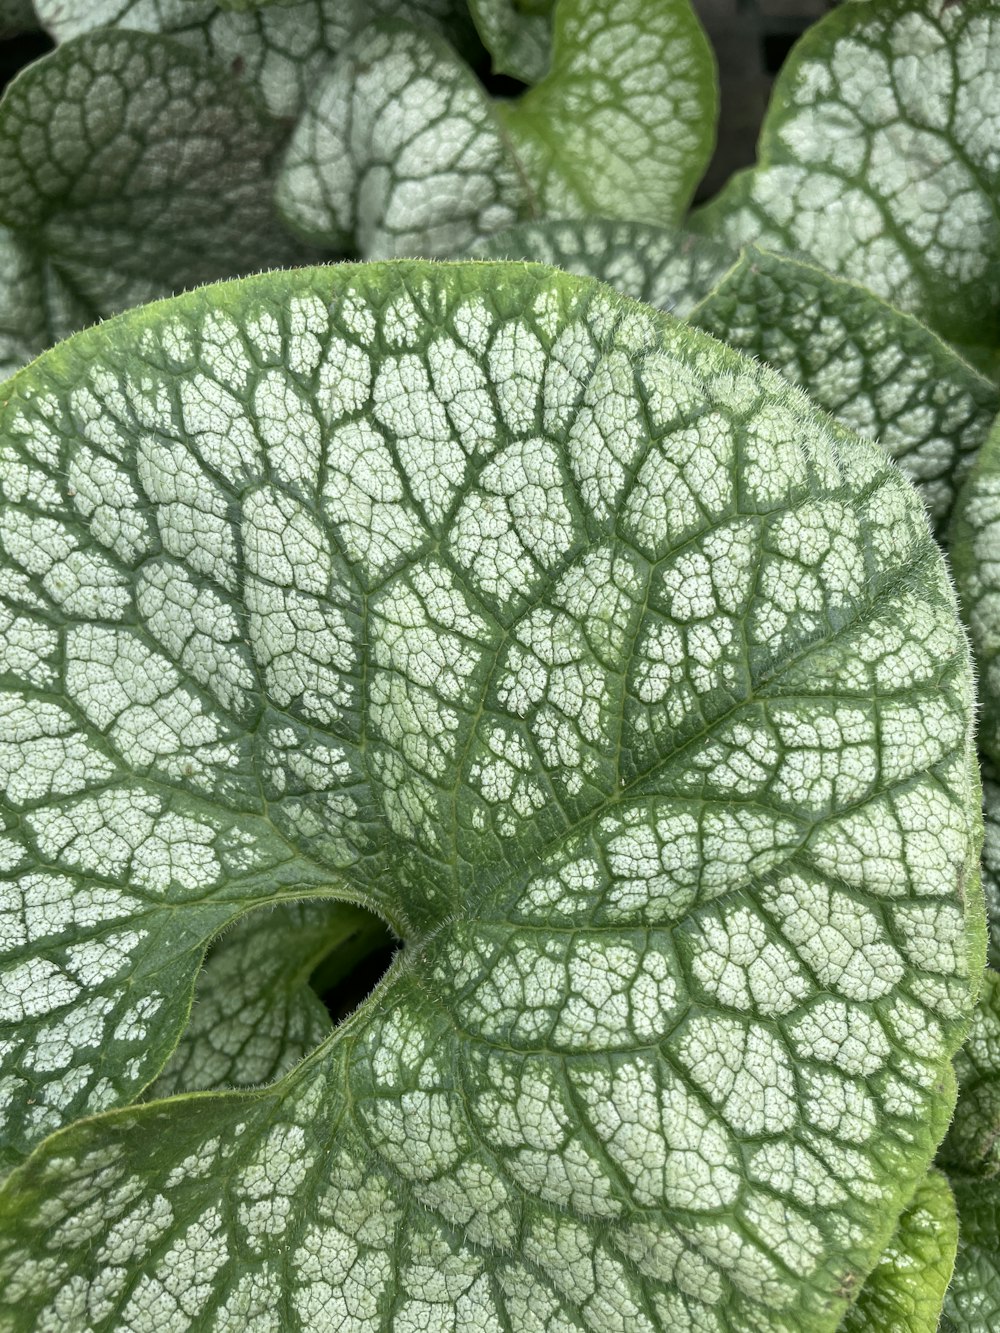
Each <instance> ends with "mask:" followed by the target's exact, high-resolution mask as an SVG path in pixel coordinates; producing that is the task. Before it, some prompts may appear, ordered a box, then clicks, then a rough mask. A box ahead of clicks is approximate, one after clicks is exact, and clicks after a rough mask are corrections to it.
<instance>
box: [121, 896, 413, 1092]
mask: <svg viewBox="0 0 1000 1333" xmlns="http://www.w3.org/2000/svg"><path fill="white" fill-rule="evenodd" d="M385 938H387V937H386V933H385V929H384V927H382V926H380V924H379V922H378V921H377V920H376V919H375V918H374V917H372V916H371V914H370V913H368V912H362V911H360V910H359V909H358V908H356V907H348V906H345V905H343V904H340V903H336V904H333V903H316V902H312V903H283V904H281V905H279V906H278V907H276V908H275V909H274V910H273V911H258V912H251V913H250V914H249V916H247V917H244V918H243V919H242V920H240V921H238V922H237V923H236V925H235V926H234V927H233V929H232V930H229V931H227V932H226V934H225V935H223V936H222V938H221V939H220V940H218V942H217V943H215V944H214V945H213V946H212V948H211V950H210V951H209V954H208V957H207V959H206V962H205V966H204V968H203V969H202V971H201V973H200V975H199V977H198V986H197V989H196V991H195V997H194V1006H193V1008H192V1010H191V1018H190V1020H189V1022H188V1025H187V1027H186V1028H185V1029H184V1031H183V1033H182V1034H181V1039H180V1041H179V1042H178V1044H177V1047H176V1048H175V1050H174V1051H173V1053H172V1054H171V1056H170V1059H169V1060H168V1061H167V1064H166V1066H165V1068H164V1069H163V1072H162V1073H161V1074H160V1075H159V1077H158V1078H157V1079H156V1081H155V1083H154V1084H153V1085H152V1087H151V1088H150V1090H149V1092H148V1094H147V1097H169V1096H170V1095H171V1094H172V1093H176V1092H210V1091H221V1090H222V1089H225V1088H249V1087H253V1086H254V1085H255V1084H257V1085H259V1084H262V1083H270V1082H272V1081H273V1080H274V1079H276V1078H278V1077H280V1076H281V1075H282V1074H286V1073H287V1072H288V1071H289V1070H290V1069H291V1068H292V1067H293V1066H294V1065H296V1064H298V1063H299V1061H300V1060H302V1059H304V1058H305V1056H307V1055H308V1054H309V1053H310V1052H311V1051H312V1050H314V1049H315V1048H316V1047H317V1046H318V1045H319V1044H320V1042H321V1041H323V1040H324V1039H325V1038H326V1037H328V1036H329V1035H330V1031H331V1028H332V1023H331V1020H330V1015H329V1013H328V1012H327V1009H326V1006H325V1005H324V1004H323V1002H322V1001H321V1000H320V998H319V996H318V995H317V994H316V992H315V991H314V990H313V989H312V987H311V985H310V984H309V976H310V973H311V972H312V971H313V970H314V968H315V967H316V966H317V964H318V963H319V962H321V961H322V960H323V959H327V964H326V968H325V971H326V974H327V976H328V977H333V976H336V975H338V973H340V974H343V973H345V972H346V970H347V969H348V968H349V967H350V966H351V964H353V963H354V962H355V961H356V960H357V959H358V957H359V956H361V957H363V956H364V954H365V953H366V952H368V951H369V950H370V949H371V948H372V947H374V946H375V945H377V944H379V943H382V942H383V941H384V940H385ZM331 955H332V957H331ZM338 962H339V963H340V967H339V968H338V967H337V964H338Z"/></svg>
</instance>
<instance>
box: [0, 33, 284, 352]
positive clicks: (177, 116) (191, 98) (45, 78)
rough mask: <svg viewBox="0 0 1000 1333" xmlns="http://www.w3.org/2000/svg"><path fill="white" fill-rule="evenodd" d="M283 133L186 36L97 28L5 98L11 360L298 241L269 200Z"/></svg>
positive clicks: (1, 139)
mask: <svg viewBox="0 0 1000 1333" xmlns="http://www.w3.org/2000/svg"><path fill="white" fill-rule="evenodd" d="M278 145H279V132H278V130H277V129H276V128H274V127H273V126H271V125H270V124H268V123H266V122H265V121H264V120H263V118H262V117H261V116H260V114H259V113H258V112H257V111H256V110H255V108H254V106H253V105H252V103H251V102H250V99H249V98H248V97H247V95H246V94H245V93H244V92H243V91H242V90H241V89H240V88H238V87H237V86H235V85H234V84H232V83H231V82H230V81H228V80H226V79H225V78H223V77H221V76H220V75H218V74H217V73H216V72H215V70H213V69H212V68H211V66H209V65H208V64H206V63H205V62H204V61H203V60H200V59H198V58H197V57H196V56H194V55H193V54H192V53H191V52H190V51H188V50H187V49H186V48H184V47H183V46H180V45H178V44H177V43H175V42H171V41H169V40H167V39H164V38H155V37H148V36H144V35H142V34H140V33H125V32H121V33H114V32H108V33H98V34H95V35H94V36H91V37H82V38H79V39H78V40H77V41H73V42H69V43H67V44H66V45H64V46H62V47H60V48H59V49H58V50H56V51H54V52H52V53H51V54H50V55H48V56H46V57H45V58H44V59H43V60H40V61H38V62H37V63H35V64H33V65H31V66H29V67H28V68H27V69H25V70H24V71H23V72H22V73H21V74H20V75H19V76H18V78H17V79H16V80H15V81H14V82H13V83H12V84H11V86H10V88H9V89H8V90H7V93H6V95H5V96H4V99H3V102H2V103H0V181H2V182H3V188H2V190H0V228H2V229H0V272H2V275H3V277H4V278H5V279H6V281H5V282H4V283H3V291H2V295H0V302H2V305H0V358H2V362H0V365H2V366H5V367H6V368H7V369H8V370H10V369H13V368H14V366H15V365H16V364H17V363H18V362H20V361H22V360H26V359H27V358H28V357H29V356H31V355H33V354H35V353H36V352H38V351H40V350H42V348H43V347H45V346H48V345H51V344H52V343H53V342H55V341H57V340H58V339H59V338H63V337H65V336H66V335H67V334H69V333H70V332H72V331H73V330H74V329H77V328H79V327H80V326H81V325H83V324H89V323H92V322H93V321H95V320H97V319H101V318H104V317H106V316H108V315H111V314H115V313H116V312H117V311H119V310H122V309H124V308H125V307H127V306H132V305H138V304H140V303H142V302H144V301H149V300H152V299H154V298H156V297H161V296H167V295H170V294H171V293H172V292H175V291H179V290H181V289H183V288H185V287H189V286H194V285H196V284H198V283H203V282H208V281H210V280H212V279H216V278H220V277H225V276H229V275H235V274H239V273H241V272H246V271H247V270H256V269H258V268H260V267H262V266H268V265H277V264H281V263H287V262H290V261H293V260H295V259H297V258H301V255H302V251H301V249H300V247H299V246H298V245H297V243H296V242H294V241H293V240H292V238H291V237H290V236H289V235H288V234H287V233H286V231H285V230H284V228H283V227H282V225H281V223H280V222H279V220H278V217H277V215H276V213H275V210H274V207H273V205H272V203H271V201H270V188H271V187H270V180H269V177H270V171H271V168H272V161H273V159H274V156H275V154H276V152H277V149H278Z"/></svg>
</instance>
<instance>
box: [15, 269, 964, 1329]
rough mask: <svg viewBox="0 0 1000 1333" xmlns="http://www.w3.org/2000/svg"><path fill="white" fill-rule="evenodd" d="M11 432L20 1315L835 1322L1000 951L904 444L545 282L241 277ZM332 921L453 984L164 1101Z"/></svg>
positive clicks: (65, 369) (680, 332)
mask: <svg viewBox="0 0 1000 1333" xmlns="http://www.w3.org/2000/svg"><path fill="white" fill-rule="evenodd" d="M9 392H10V400H9V402H7V403H6V405H4V406H2V407H0V439H2V441H3V449H4V453H3V455H2V458H0V476H2V481H3V501H4V504H3V509H2V511H0V520H2V521H0V543H2V552H3V554H2V568H3V572H4V589H5V591H4V598H5V601H6V603H7V609H6V610H5V611H4V616H5V618H6V620H5V625H4V626H3V632H2V633H0V653H2V655H3V656H2V669H3V671H4V672H5V675H4V681H5V683H6V696H5V699H4V701H3V708H4V710H5V711H4V713H3V726H4V728H5V733H4V742H3V743H4V748H2V749H0V764H2V766H3V767H2V776H3V779H4V784H5V798H4V799H5V806H4V811H5V814H4V819H5V823H6V829H5V831H4V834H3V839H2V842H0V853H2V856H3V866H4V869H5V872H6V874H7V879H8V884H9V888H8V895H9V896H8V898H7V899H6V900H5V904H6V905H5V909H4V910H5V915H4V917H3V921H4V927H3V930H4V933H3V936H2V938H3V949H4V954H3V959H2V970H0V977H2V986H0V1002H2V1009H0V1022H2V1023H3V1024H4V1027H3V1028H0V1039H2V1040H3V1047H2V1055H0V1077H2V1079H3V1080H4V1082H3V1090H4V1097H5V1115H6V1122H5V1127H4V1133H5V1141H6V1145H7V1154H8V1160H9V1161H11V1162H12V1163H13V1162H14V1161H15V1160H16V1159H17V1158H18V1157H20V1156H21V1154H22V1153H23V1152H24V1150H25V1149H27V1148H28V1147H29V1146H30V1145H31V1144H32V1143H33V1142H37V1140H38V1139H39V1138H41V1136H42V1135H43V1134H45V1133H46V1132H47V1131H49V1130H50V1129H52V1128H54V1127H55V1126H56V1125H57V1124H59V1123H64V1124H66V1125H67V1128H65V1129H64V1130H62V1131H61V1132H59V1133H57V1134H56V1135H54V1136H53V1137H51V1138H49V1139H48V1140H47V1142H44V1143H42V1144H41V1145H40V1147H39V1148H38V1149H37V1151H35V1152H34V1153H33V1154H32V1155H31V1157H30V1158H29V1159H28V1160H27V1162H25V1163H24V1164H23V1165H21V1166H19V1167H17V1169H15V1170H14V1171H13V1172H12V1173H11V1175H10V1176H9V1178H8V1180H7V1182H6V1183H5V1185H4V1187H3V1190H2V1193H0V1292H2V1296H0V1302H2V1305H0V1311H2V1319H4V1320H5V1321H6V1322H5V1323H0V1327H5V1328H6V1329H7V1330H16V1331H18V1333H19V1331H20V1330H24V1333H27V1330H29V1329H30V1330H32V1331H33V1333H34V1331H35V1330H46V1329H63V1328H78V1329H83V1328H87V1329H91V1330H94V1333H98V1331H106V1333H111V1330H114V1333H138V1330H140V1329H146V1328H150V1327H155V1328H166V1327H170V1326H171V1325H173V1326H175V1327H186V1328H193V1329H194V1328H196V1329H199V1330H201V1329H205V1330H213V1331H214V1330H222V1329H232V1330H235V1329H241V1330H242V1329H244V1328H248V1327H253V1328H255V1329H275V1330H278V1329H280V1330H281V1333H298V1331H299V1330H301V1333H327V1330H330V1333H333V1331H334V1330H337V1331H338V1333H339V1330H342V1329H345V1328H359V1329H360V1328H364V1329H366V1330H367V1329H372V1330H386V1331H387V1333H388V1330H392V1331H393V1333H412V1331H413V1330H437V1329H443V1330H454V1333H458V1331H459V1330H461V1331H462V1333H464V1331H465V1330H471V1329H476V1330H490V1331H492V1330H496V1333H509V1331H510V1330H518V1333H520V1331H521V1330H528V1329H535V1328H537V1329H539V1330H544V1333H568V1331H569V1330H590V1331H591V1333H608V1331H609V1330H614V1329H625V1330H628V1333H652V1331H654V1330H655V1331H657V1333H668V1331H670V1333H672V1331H673V1330H676V1329H688V1328H691V1329H696V1328H697V1329H705V1328H708V1329H714V1330H723V1329H725V1330H732V1331H734V1333H735V1331H738V1330H748V1331H749V1330H755V1331H759V1330H761V1329H767V1330H768V1333H802V1330H804V1329H809V1330H810V1333H826V1331H827V1330H833V1329H834V1328H835V1327H836V1326H837V1323H838V1321H839V1320H840V1318H841V1316H842V1314H843V1313H844V1312H845V1310H846V1307H847V1305H848V1303H849V1299H850V1295H851V1294H852V1293H853V1292H855V1291H856V1290H857V1289H858V1287H859V1285H860V1284H861V1282H862V1281H863V1279H864V1277H865V1275H866V1274H867V1273H868V1272H869V1271H870V1269H871V1268H872V1267H873V1266H874V1264H875V1262H876V1260H877V1258H878V1256H879V1255H880V1254H881V1253H882V1251H883V1250H884V1247H885V1246H886V1244H887V1243H888V1242H889V1240H890V1239H891V1236H892V1233H893V1229H894V1226H895V1223H896V1220H897V1218H898V1216H899V1214H900V1212H901V1211H902V1209H903V1207H904V1206H905V1205H906V1203H907V1202H908V1201H909V1198H910V1197H911V1195H912V1191H913V1189H914V1187H915V1185H916V1183H917V1182H918V1181H919V1180H920V1179H922V1178H923V1176H924V1175H925V1174H926V1171H927V1168H928V1166H929V1162H930V1158H931V1156H932V1153H933V1150H934V1147H935V1146H936V1144H937V1142H938V1141H939V1139H940V1136H941V1135H942V1134H943V1132H944V1127H945V1123H946V1119H947V1116H948V1115H949V1113H950V1109H951V1105H952V1081H951V1072H950V1064H949V1057H950V1055H951V1053H952V1051H953V1049H954V1048H955V1046H956V1045H957V1043H958V1042H959V1040H960V1038H961V1036H962V1035H963V1032H964V1029H965V1022H966V1016H967V1014H968V1011H969V1009H970V1008H971V1005H972V992H973V990H974V987H975V978H974V976H973V975H972V973H973V965H974V964H975V965H976V966H978V964H979V958H980V954H981V925H980V924H979V916H981V909H978V910H977V904H976V902H975V893H976V875H975V859H976V853H977V847H976V835H975V828H974V825H975V822H976V813H977V810H978V791H976V790H975V780H974V769H973V766H972V764H971V762H970V741H969V732H970V723H971V712H972V703H971V700H972V688H971V672H970V667H969V662H968V655H967V651H966V647H965V642H964V639H963V636H962V633H961V629H960V626H959V624H958V621H957V617H956V611H955V606H954V601H953V597H952V594H951V591H950V587H949V583H948V579H947V576H946V572H945V568H944V564H943V560H942V558H941V556H940V553H939V552H938V551H937V548H936V547H935V546H934V544H933V542H932V540H931V538H930V535H929V531H928V527H927V524H926V520H925V518H924V515H923V512H922V509H921V506H920V503H919V500H918V498H917V496H916V494H915V492H913V490H912V489H911V488H910V487H909V485H908V484H907V483H906V481H905V480H904V478H903V477H902V476H901V474H900V473H899V472H898V470H897V469H895V468H893V467H892V466H891V465H890V464H889V461H888V460H887V458H886V457H885V455H884V454H883V453H882V452H881V451H880V450H878V449H877V448H875V446H873V445H872V444H870V443H869V442H866V441H864V440H861V439H859V438H856V437H853V436H852V435H850V434H849V433H848V432H846V431H844V430H842V429H841V428H839V427H838V426H836V424H835V423H833V422H832V421H831V419H830V418H829V417H828V416H826V415H825V414H823V413H820V412H818V411H816V410H815V409H814V408H812V407H811V406H810V405H809V404H808V402H807V400H806V399H805V398H804V397H803V396H802V395H801V394H800V393H799V392H798V391H797V390H794V389H792V388H790V387H789V386H788V385H787V383H785V382H784V381H783V380H781V378H780V377H779V376H777V375H776V374H774V373H773V372H771V371H770V370H768V369H766V368H763V367H760V366H757V365H755V364H753V363H752V362H750V361H749V360H747V359H745V358H742V357H740V356H738V355H737V354H736V353H734V352H731V351H730V350H728V349H727V348H725V347H723V346H721V345H720V344H718V343H715V342H714V341H713V340H711V339H709V338H708V337H707V336H705V335H704V334H702V333H700V332H698V331H697V330H693V329H690V328H689V327H687V326H686V325H683V324H680V323H678V322H677V321H674V320H671V319H669V318H668V317H667V316H665V315H661V314H659V313H657V312H655V311H653V310H652V309H650V308H648V307H645V306H641V305H638V304H635V303H633V302H630V301H628V300H625V299H624V298H621V297H619V296H617V295H616V294H614V293H612V292H611V291H610V290H609V289H608V288H605V287H602V286H599V285H598V284H595V283H593V282H591V281H588V280H584V279H581V278H578V277H574V276H570V275H567V274H563V273H559V272H558V271H555V270H550V269H544V268H540V267H527V266H520V265H518V266H503V265H492V264H463V265H447V266H444V265H432V264H381V265H377V264H369V265H361V266H338V267H336V268H327V269H317V270H307V271H302V272H299V273H295V274H271V275H264V276H262V277H260V278H256V279H247V280H244V281H243V282H240V283H232V284H228V285H224V286H220V287H215V288H205V289H201V290H199V291H196V292H193V293H190V294H188V295H186V296H183V297H179V298H177V299H176V300H174V301H172V302H170V303H164V304H161V305H157V306H153V307H149V308H147V309H144V310H140V311H136V312H131V313H129V314H127V315H125V316H122V317H121V318H119V319H118V320H117V321H114V322H109V323H107V324H105V325H103V326H102V327H100V328H97V329H93V330H88V331H86V332H84V333H82V334H80V335H78V336H77V337H76V338H74V339H72V340H70V341H69V342H67V343H65V344H63V345H61V346H60V347H58V348H56V349H55V350H54V351H52V352H50V353H47V354H46V355H45V356H43V357H41V358H39V360H37V361H36V362H35V363H34V364H33V365H32V366H31V367H29V368H28V369H27V370H25V371H22V372H21V373H20V374H19V375H17V376H15V377H14V379H13V380H12V381H11V382H10V388H9ZM309 898H314V899H315V898H333V899H338V900H340V901H353V902H356V903H359V904H360V905H363V906H366V907H367V908H368V909H369V910H372V911H374V912H376V913H377V914H378V915H379V916H380V917H381V918H382V919H384V920H386V921H388V922H390V923H391V924H392V925H393V927H394V928H395V931H396V933H397V934H398V935H399V936H400V937H401V938H402V939H403V940H404V941H405V943H406V947H405V949H404V950H403V951H402V952H401V953H400V954H399V955H398V957H397V958H396V960H395V962H394V963H393V965H392V967H391V968H390V969H389V971H388V973H387V974H386V976H385V978H384V979H383V981H382V982H381V983H380V985H379V986H378V987H377V989H376V990H375V992H374V993H373V994H372V995H371V997H370V998H369V999H368V1000H367V1001H366V1002H365V1003H364V1004H363V1005H362V1006H361V1007H360V1008H359V1009H358V1010H357V1011H356V1012H355V1013H354V1014H353V1016H352V1017H351V1018H349V1019H348V1020H347V1021H346V1022H345V1023H343V1024H342V1025H341V1026H340V1027H339V1028H337V1029H336V1031H335V1032H334V1034H333V1035H332V1036H331V1037H330V1038H329V1039H328V1040H327V1041H326V1042H324V1043H323V1044H322V1045H321V1046H320V1047H318V1048H317V1050H316V1051H315V1052H314V1053H313V1054H312V1055H310V1056H309V1057H307V1058H306V1059H305V1060H304V1061H303V1062H302V1063H301V1064H299V1065H297V1066H296V1068H295V1069H293V1070H292V1071H291V1072H290V1073H289V1074H288V1075H286V1076H285V1077H284V1078H283V1079H281V1081H280V1082H278V1083H277V1084H275V1085H273V1086H272V1087H271V1088H269V1089H264V1090H259V1091H257V1092H254V1093H251V1094H245V1093H229V1094H204V1095H194V1096H188V1097H180V1098H175V1099H169V1100H166V1101H153V1102H149V1103H147V1104H145V1105H142V1106H139V1107H128V1106H123V1105H122V1104H123V1103H125V1102H127V1101H128V1100H129V1099H130V1098H133V1097H134V1096H136V1095H137V1094H138V1093H139V1092H141V1091H142V1090H143V1089H144V1088H145V1087H146V1085H147V1084H148V1082H149V1080H150V1079H151V1078H152V1077H154V1075H155V1073H156V1072H157V1070H158V1069H159V1068H160V1067H161V1066H162V1065H163V1064H164V1062H165V1061H166V1059H167V1058H168V1054H169V1051H170V1049H171V1048H172V1046H173V1045H174V1043H175V1041H176V1039H177V1036H178V1034H179V1032H180V1030H181V1028H182V1027H183V1024H184V1022H185V1019H186V1016H187V1008H188V998H189V996H190V994H191V991H192V988H193V985H194V980H195V975H196V972H197V970H198V967H199V965H200V962H201V958H202V953H203V949H204V946H205V942H206V941H207V940H209V939H211V938H213V937H214V936H215V935H217V934H218V932H219V930H220V929H221V928H222V927H223V926H224V925H225V924H226V923H228V922H230V921H234V920H236V919H237V918H238V917H239V916H240V915H241V914H242V913H244V912H246V911H248V910H249V909H250V908H252V907H254V906H258V905H264V904H274V903H276V902H280V901H283V900H293V899H309ZM967 913H968V915H967ZM115 1104H117V1107H118V1109H112V1110H109V1111H107V1112H106V1113H105V1114H102V1115H97V1116H96V1117H94V1118H91V1119H85V1120H81V1121H80V1122H79V1123H76V1124H71V1123H69V1122H70V1121H72V1120H73V1118H74V1117H78V1116H83V1115H89V1114H90V1113H93V1112H95V1111H100V1110H101V1108H102V1107H109V1106H114V1105H115Z"/></svg>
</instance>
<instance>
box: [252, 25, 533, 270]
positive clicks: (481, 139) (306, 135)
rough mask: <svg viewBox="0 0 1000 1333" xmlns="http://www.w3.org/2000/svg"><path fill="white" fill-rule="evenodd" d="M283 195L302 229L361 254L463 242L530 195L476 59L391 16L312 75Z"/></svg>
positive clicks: (434, 249)
mask: <svg viewBox="0 0 1000 1333" xmlns="http://www.w3.org/2000/svg"><path fill="white" fill-rule="evenodd" d="M277 199H278V206H279V208H280V209H281V212H282V214H283V215H284V217H285V219H286V220H287V221H288V223H289V225H290V226H292V227H293V228H294V229H295V230H296V231H297V232H299V234H300V235H302V236H304V237H306V238H307V239H309V240H313V241H318V242H321V243H323V244H326V245H330V246H334V247H345V248H349V249H353V250H355V251H356V252H357V253H358V254H360V255H362V256H363V257H365V258H387V257H388V258H391V257H394V256H397V255H423V256H427V257H435V256H438V255H448V254H460V253H461V252H462V251H463V250H465V249H467V248H468V247H470V246H472V245H473V244H475V243H476V242H477V241H479V240H481V239H482V238H483V237H484V236H486V235H488V234H489V233H490V232H492V231H497V230H498V229H500V228H502V227H508V226H510V224H511V223H512V222H514V221H515V220H516V219H517V217H518V216H519V215H520V213H521V212H522V211H523V209H524V208H525V207H526V205H527V195H526V192H525V188H524V184H523V181H522V180H521V177H520V175H519V173H518V169H517V164H516V162H515V160H514V158H513V156H512V154H511V152H510V149H509V147H508V145H507V143H506V140H505V138H504V134H503V131H502V128H501V125H500V121H499V119H498V118H497V115H496V112H495V111H494V108H493V106H492V104H491V102H490V99H489V98H488V97H487V96H486V94H485V92H484V91H483V89H482V87H481V85H480V84H479V83H478V81H477V80H476V78H475V76H474V75H473V73H472V71H471V70H470V69H469V68H468V66H467V65H465V63H464V62H463V61H461V60H460V59H459V58H458V56H456V55H455V52H454V51H453V50H452V48H451V47H450V46H449V45H448V43H447V42H446V41H445V40H444V39H443V38H440V37H436V36H435V35H434V34H433V33H428V32H422V31H419V30H418V29H416V28H414V27H412V26H411V25H409V24H406V23H399V22H392V21H388V20H387V21H386V22H384V23H373V24H371V25H370V26H369V27H367V28H366V29H365V30H364V32H362V33H361V35H360V36H359V37H357V38H356V39H355V40H354V41H353V42H351V43H350V44H349V45H348V46H347V47H346V48H345V49H344V51H343V52H341V54H340V56H339V57H338V58H337V60H336V61H335V62H334V63H333V65H331V67H330V69H329V71H328V72H327V73H326V75H325V76H324V77H323V78H322V79H321V80H320V82H319V83H318V84H317V86H316V89H315V94H314V96H313V97H312V98H311V100H310V103H309V105H308V107H307V108H306V110H305V112H304V113H303V115H302V118H301V120H300V121H299V123H298V125H297V126H296V129H295V132H294V134H293V135H292V138H291V141H290V143H289V145H288V151H287V153H286V155H285V160H284V165H283V167H282V171H281V176H280V179H279V181H278V190H277Z"/></svg>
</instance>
